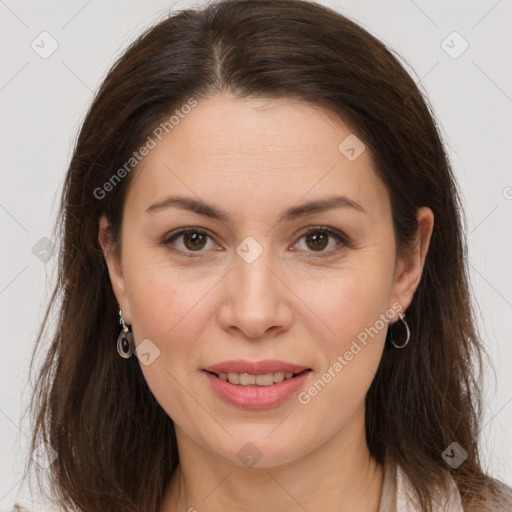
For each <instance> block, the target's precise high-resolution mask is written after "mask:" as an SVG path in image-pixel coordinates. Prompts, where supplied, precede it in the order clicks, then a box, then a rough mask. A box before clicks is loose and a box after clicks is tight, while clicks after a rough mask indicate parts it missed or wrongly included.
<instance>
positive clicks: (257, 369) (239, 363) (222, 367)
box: [203, 359, 310, 375]
mask: <svg viewBox="0 0 512 512" xmlns="http://www.w3.org/2000/svg"><path fill="white" fill-rule="evenodd" d="M203 369H204V370H205V371H207V372H211V373H215V374H216V375H219V374H220V373H238V374H240V373H248V374H250V375H265V374H267V373H274V372H283V373H301V372H303V371H304V370H309V369H310V368H308V367H307V366H300V365H296V364H293V363H287V362H285V361H277V360H265V361H246V360H244V359H236V360H232V361H224V362H222V363H218V364H214V365H211V366H207V367H205V368H203Z"/></svg>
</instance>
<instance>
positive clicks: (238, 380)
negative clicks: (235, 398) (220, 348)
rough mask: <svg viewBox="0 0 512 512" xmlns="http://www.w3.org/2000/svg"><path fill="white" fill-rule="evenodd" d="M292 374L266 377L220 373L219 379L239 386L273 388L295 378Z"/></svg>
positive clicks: (269, 374) (272, 374) (274, 374)
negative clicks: (273, 385)
mask: <svg viewBox="0 0 512 512" xmlns="http://www.w3.org/2000/svg"><path fill="white" fill-rule="evenodd" d="M293 375H294V374H293V373H292V372H273V373H266V374H264V375H251V374H250V373H219V379H222V380H224V381H226V382H229V383H231V384H235V385H239V386H272V384H277V383H278V382H282V381H283V380H285V379H291V378H292V377H293Z"/></svg>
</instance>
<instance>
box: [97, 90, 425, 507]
mask: <svg viewBox="0 0 512 512" xmlns="http://www.w3.org/2000/svg"><path fill="white" fill-rule="evenodd" d="M351 133H352V132H351V130H350V128H349V127H348V126H347V125H346V124H344V123H343V122H341V121H340V120H339V119H337V118H335V117H333V116H332V115H331V114H330V113H329V112H327V111H325V110H323V109H320V108H317V107H313V106H311V105H308V104H306V103H300V102H296V101H291V100H266V101H264V100H261V99H260V100H254V99H253V100H244V101H241V100H234V99H230V98H229V97H226V96H221V95H215V96H210V97H208V98H207V99H204V100H201V101H199V103H198V105H197V106H196V107H195V108H194V109H193V110H192V112H191V113H190V114H189V115H187V116H186V117H185V118H184V119H183V120H181V121H180V123H179V124H178V125H177V126H176V127H175V128H174V129H173V130H172V131H170V132H169V134H167V135H166V136H165V137H164V138H163V139H162V141H161V142H159V143H158V145H157V146H156V147H155V148H154V149H152V150H151V152H150V153H149V155H148V156H147V157H146V158H145V159H144V160H143V161H142V162H141V166H140V167H139V168H138V169H137V171H134V172H136V174H135V176H134V180H133V182H132V183H131V185H130V188H129V190H128V193H127V196H126V202H125V207H124V212H123V227H122V233H121V237H122V253H121V259H120V261H118V260H117V259H116V258H115V256H114V254H113V251H112V245H111V243H110V240H109V236H108V231H107V227H108V222H107V220H106V219H105V218H104V217H102V218H101V219H100V223H99V240H100V243H101V246H102V248H103V251H104V255H105V258H106V261H107V264H108V269H109V274H110V279H111V283H112V287H113V290H114V293H115V295H116V298H117V301H118V303H119V306H120V309H122V312H123V318H124V319H125V321H126V323H127V324H131V326H132V331H133V334H134V338H135V343H136V345H138V344H139V343H141V342H142V340H145V339H150V340H151V342H152V343H154V345H156V346H157V347H158V348H159V350H160V356H159V357H158V358H156V359H155V360H154V362H152V364H150V365H148V366H145V365H143V364H142V363H141V369H142V371H143V373H144V377H145V378H146V380H147V383H148V385H149V387H150V389H151V391H152V392H153V394H154V395H155V397H156V399H157V400H158V402H159V403H160V404H161V406H162V408H163V409H164V410H165V411H166V412H167V414H168V415H169V416H170V417H171V418H172V419H173V421H174V423H175V426H176V436H177V441H178V448H179V456H180V466H179V468H178V470H177V471H176V472H175V475H174V477H173V479H172V481H171V483H170V485H169V489H168V492H167V494H166V496H165V503H164V506H163V508H162V511H163V512H170V511H174V510H183V511H185V510H190V511H192V510H198V511H199V512H202V511H213V510H240V511H246V510H247V511H255V510H261V511H270V512H272V511H282V510H289V511H303V510H304V509H305V510H308V511H310V512H314V511H326V510H337V511H340V512H349V511H356V510H357V511H362V510H364V511H370V512H371V511H373V512H375V511H377V509H378V504H379V497H380V492H381V487H382V478H383V471H382V467H381V466H380V465H379V464H377V463H376V461H375V460H374V459H373V458H372V457H371V456H370V453H369V451H368V447H367V445H366V441H365V430H364V397H365V395H366V393H367V390H368V388H369V387H370V384H371V382H372V379H373V376H374V373H375V371H376V369H377V367H378V364H379V361H380V358H381V355H382V351H383V347H384V341H385V336H386V329H387V326H386V328H383V329H380V330H379V332H378V334H377V335H374V337H373V338H370V341H369V343H368V344H367V345H366V346H364V348H363V349H362V350H361V351H360V352H359V353H358V354H357V355H355V356H354V357H353V359H352V360H351V361H349V362H348V364H347V365H346V366H344V368H343V370H342V371H340V372H338V373H336V376H335V378H332V379H331V381H330V382H329V383H328V384H327V385H326V386H325V387H324V388H323V389H322V390H321V391H320V392H319V393H318V394H317V395H316V396H314V397H312V398H311V400H310V402H309V403H308V404H306V405H303V404H301V403H300V402H299V401H298V399H297V396H296V395H293V396H292V397H291V398H289V399H288V400H286V401H285V402H284V403H282V404H280V405H278V406H275V407H271V408H268V409H266V410H247V409H241V408H238V407H234V406H232V405H229V404H227V403H225V402H224V401H223V400H222V399H220V398H219V397H218V396H217V395H216V394H215V392H214V391H213V390H212V389H211V388H210V386H209V384H208V382H207V380H206V379H205V375H204V374H203V373H202V372H201V369H202V368H204V367H205V366H207V365H211V364H214V363H219V362H221V361H225V360H229V359H239V358H240V359H248V360H255V361H259V360H263V359H280V360H284V361H289V362H292V363H296V364H299V365H303V366H306V367H309V368H312V370H313V371H312V372H311V373H310V374H309V376H308V378H307V380H306V382H305V383H304V386H303V387H302V388H301V391H304V390H307V389H308V388H309V387H310V386H311V385H312V383H313V382H315V381H317V380H318V379H319V378H320V377H321V376H322V374H324V372H326V371H327V370H328V368H329V367H332V365H333V363H334V362H335V361H336V360H337V357H338V356H339V355H343V354H344V353H345V352H346V351H347V350H349V348H350V346H351V343H352V341H353V340H355V339H356V337H357V335H358V334H359V333H361V332H362V331H364V330H365V328H369V327H370V326H374V325H375V324H376V321H377V320H378V319H379V315H381V314H384V313H385V312H386V311H387V310H389V309H390V308H392V306H393V304H395V305H396V304H397V303H398V305H399V307H400V306H401V307H402V308H403V309H402V311H405V310H406V309H407V307H408V306H409V304H410V302H411V300H412V297H413V294H414V292H415V290H416V288H417V286H418V283H419V280H420V277H421V272H422V269H423V264H424V260H425V255H426V253H427V250H428V244H429V241H430V237H431V233H432V229H433V223H434V216H433V214H432V211H431V210H430V209H429V208H426V207H422V208H420V209H418V212H417V218H418V223H419V230H418V236H417V243H416V246H415V248H414V250H412V251H410V252H409V253H407V255H406V256H405V257H404V258H403V259H399V258H398V257H397V254H396V250H395V239H394V233H393V226H392V217H391V205H390V201H389V195H388V193H387V190H386V188H385V187H384V185H383V183H382V182H381V181H380V180H379V178H378V177H377V175H376V173H375V171H374V170H373V162H372V159H371V155H370V151H369V150H368V149H367V150H366V151H363V153H362V154H361V155H360V156H359V157H358V158H357V159H356V160H354V161H350V160H348V159H347V158H346V157H345V156H344V155H343V154H342V153H341V152H340V151H339V150H338V145H339V144H340V142H341V141H343V140H344V139H345V138H346V137H347V136H348V135H350V134H351ZM333 193H339V194H343V195H346V196H348V197H349V198H351V199H353V200H355V201H357V202H358V203H360V204H361V205H362V206H363V208H364V209H365V212H360V211H358V210H356V209H354V208H349V207H343V208H336V209H331V210H328V211H325V212H322V213H316V214H313V215H309V216H306V217H302V218H298V219H295V220H293V221H289V222H282V223H278V222H277V220H278V218H279V215H280V214H281V212H282V211H283V210H285V209H286V208H289V207H291V206H296V205H298V204H302V203H305V202H308V201H311V200H314V199H322V198H325V197H327V196H330V195H332V194H333ZM170 194H173V195H178V194H179V195H183V196H187V197H192V198H195V199H201V200H203V201H206V202H208V203H212V204H214V205H215V206H217V207H219V208H222V209H224V210H226V211H227V212H228V213H229V215H230V220H229V221H227V222H224V221H219V220H215V219H211V218H208V217H205V216H202V215H199V214H197V213H193V212H190V211H186V210H182V209H178V208H172V207H170V208H167V209H162V210H160V211H155V212H152V213H148V212H146V209H147V208H148V207H149V206H150V205H152V204H153V203H156V202H157V201H161V200H162V199H163V198H165V197H166V196H168V195H170ZM318 226H329V227H331V228H333V229H335V230H337V231H339V232H340V233H342V234H344V235H346V236H348V237H349V238H350V240H351V244H350V245H344V244H343V243H342V242H340V241H338V240H337V239H336V238H335V237H332V236H329V237H328V238H327V240H325V241H324V239H321V243H318V245H315V243H314V241H311V240H309V241H308V238H307V237H305V236H304V234H305V233H306V232H307V231H308V229H309V228H313V227H318ZM181 227H197V228H203V229H204V230H206V231H208V234H209V236H208V237H206V238H205V237H203V238H200V239H199V241H198V240H190V239H188V240H187V239H186V237H183V236H180V237H178V238H177V239H175V240H174V241H173V242H170V243H169V245H167V246H166V245H164V244H162V241H164V240H165V239H166V237H168V235H169V234H170V233H171V232H172V231H174V230H176V229H177V228H181ZM316 234H317V235H318V234H320V235H321V234H322V233H321V230H320V233H318V230H317V232H316ZM248 236H251V237H253V238H254V239H255V240H256V241H257V242H258V244H259V245H260V246H261V248H262V249H263V252H262V253H261V255H260V256H259V257H258V258H257V259H256V260H255V261H253V262H252V263H247V262H246V261H245V260H244V259H242V258H241V257H240V256H239V255H238V254H237V252H236V248H237V246H238V245H239V244H240V243H241V242H242V241H243V240H244V239H245V238H246V237H248ZM172 244H174V248H175V250H176V251H177V252H173V251H171V249H170V247H172V246H173V245H172ZM336 248H340V250H339V251H335V249H336ZM180 250H181V251H182V252H181V253H180ZM194 251H195V252H194ZM186 253H188V254H190V253H194V254H195V255H196V257H193V258H190V257H186V256H185V254H186ZM322 254H324V257H322V256H321V255H322ZM308 256H309V258H308ZM395 321H398V316H395V317H394V318H393V319H392V320H391V322H392V323H393V322H395ZM411 343H414V340H411ZM248 442H251V443H253V444H254V445H255V446H256V447H257V449H258V450H259V452H260V453H261V459H260V460H259V461H258V463H257V464H256V465H255V466H253V467H247V466H245V465H244V464H243V463H242V462H241V461H240V460H239V458H238V457H237V453H238V452H239V450H240V449H241V448H242V447H243V446H244V445H245V444H246V443H248Z"/></svg>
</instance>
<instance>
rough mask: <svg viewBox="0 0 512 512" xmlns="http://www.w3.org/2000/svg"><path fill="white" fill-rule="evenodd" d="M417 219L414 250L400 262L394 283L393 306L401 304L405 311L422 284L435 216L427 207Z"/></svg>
mask: <svg viewBox="0 0 512 512" xmlns="http://www.w3.org/2000/svg"><path fill="white" fill-rule="evenodd" d="M416 219H417V221H418V232H417V235H416V241H415V245H414V248H413V249H412V250H408V251H406V254H405V255H404V256H403V257H402V258H400V259H399V260H398V262H397V265H396V268H395V278H394V282H393V291H392V301H391V304H394V303H395V302H399V303H400V304H401V305H402V307H403V310H404V311H405V310H406V309H407V308H408V307H409V305H410V304H411V302H412V298H413V295H414V292H415V291H416V289H417V288H418V285H419V283H420V279H421V275H422V272H423V266H424V264H425V258H426V256H427V251H428V247H429V244H430V239H431V237H432V231H433V229H434V214H433V213H432V210H431V209H430V208H428V207H426V206H422V207H421V208H418V211H417V214H416Z"/></svg>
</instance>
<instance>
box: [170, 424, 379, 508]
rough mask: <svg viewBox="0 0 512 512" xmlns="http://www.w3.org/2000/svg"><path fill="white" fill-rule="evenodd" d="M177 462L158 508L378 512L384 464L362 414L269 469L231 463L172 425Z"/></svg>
mask: <svg viewBox="0 0 512 512" xmlns="http://www.w3.org/2000/svg"><path fill="white" fill-rule="evenodd" d="M176 435H177V440H178V449H179V453H180V465H179V467H178V468H177V469H176V471H175V473H174V475H173V478H172V480H171V483H170V485H169V489H168V492H167V495H166V496H165V499H164V506H163V508H162V512H175V511H178V510H179V511H189V512H194V511H197V512H213V511H218V510H238V511H248V512H249V511H251V512H253V511H255V510H262V511H263V510H264V511H266V512H282V511H283V510H287V511H291V512H295V511H297V512H304V510H307V511H308V512H320V511H325V510H336V511H338V512H356V511H358V512H362V511H364V512H377V510H378V508H379V500H380V494H381V489H382V481H383V469H382V466H381V465H380V464H378V463H377V462H376V461H375V459H374V458H373V457H371V455H370V453H369V451H368V447H367V445H366V441H365V432H364V414H363V416H362V417H361V418H359V421H356V422H355V424H354V425H351V426H350V425H349V426H347V428H346V429H345V430H344V431H343V432H340V433H338V434H337V435H336V436H335V437H333V438H332V439H330V440H329V441H328V442H326V443H325V444H324V445H322V446H320V447H319V448H318V449H317V450H315V451H314V452H312V453H310V454H308V455H306V456H304V457H302V458H301V459H298V460H295V461H293V462H292V463H289V464H284V465H280V466H273V467H268V468H258V467H257V466H254V467H243V466H237V465H234V464H231V463H229V462H226V461H224V460H223V459H220V458H218V457H215V455H213V454H212V453H211V452H207V451H206V450H204V448H202V447H201V446H199V445H197V444H196V443H194V442H193V441H192V440H191V439H190V438H188V436H186V434H185V433H184V432H183V431H181V430H180V429H179V428H178V427H177V428H176Z"/></svg>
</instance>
